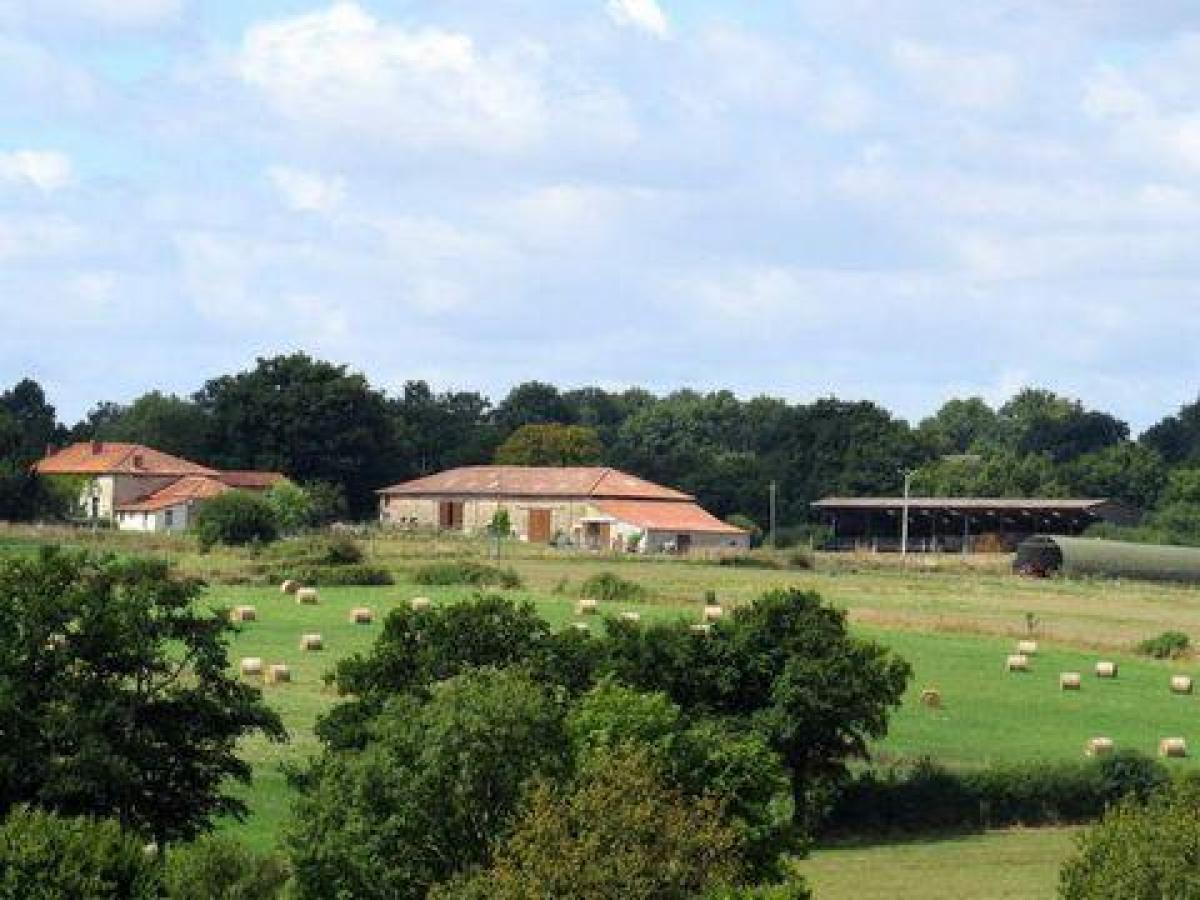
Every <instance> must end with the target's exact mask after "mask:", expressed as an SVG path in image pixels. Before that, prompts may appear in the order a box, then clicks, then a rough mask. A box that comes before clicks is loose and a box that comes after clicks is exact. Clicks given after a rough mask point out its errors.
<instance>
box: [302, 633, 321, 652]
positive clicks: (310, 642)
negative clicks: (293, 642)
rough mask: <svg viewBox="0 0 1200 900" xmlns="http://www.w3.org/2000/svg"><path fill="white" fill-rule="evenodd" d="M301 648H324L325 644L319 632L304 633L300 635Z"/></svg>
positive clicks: (310, 649)
mask: <svg viewBox="0 0 1200 900" xmlns="http://www.w3.org/2000/svg"><path fill="white" fill-rule="evenodd" d="M300 649H301V650H309V651H314V650H324V649H325V644H324V643H323V642H322V641H321V636H320V635H319V634H302V635H300Z"/></svg>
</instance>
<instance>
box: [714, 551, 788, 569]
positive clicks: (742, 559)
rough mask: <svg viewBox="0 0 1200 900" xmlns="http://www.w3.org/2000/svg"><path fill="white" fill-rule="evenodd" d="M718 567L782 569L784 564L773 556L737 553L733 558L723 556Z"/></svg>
mask: <svg viewBox="0 0 1200 900" xmlns="http://www.w3.org/2000/svg"><path fill="white" fill-rule="evenodd" d="M717 565H719V566H727V567H729V568H732V569H782V568H783V563H782V562H780V561H779V560H778V559H776V558H775V557H773V556H758V555H754V554H751V553H737V554H734V555H732V556H722V557H721V558H720V559H718V560H717Z"/></svg>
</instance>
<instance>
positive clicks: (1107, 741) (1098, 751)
mask: <svg viewBox="0 0 1200 900" xmlns="http://www.w3.org/2000/svg"><path fill="white" fill-rule="evenodd" d="M1115 748H1116V745H1115V744H1114V743H1113V739H1112V738H1108V737H1094V738H1092V739H1091V740H1090V741H1088V742H1087V743H1086V744H1084V745H1083V752H1084V755H1086V756H1108V755H1109V754H1110V753H1112V752H1113V750H1114V749H1115Z"/></svg>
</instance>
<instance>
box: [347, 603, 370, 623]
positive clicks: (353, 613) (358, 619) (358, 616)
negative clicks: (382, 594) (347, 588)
mask: <svg viewBox="0 0 1200 900" xmlns="http://www.w3.org/2000/svg"><path fill="white" fill-rule="evenodd" d="M373 619H374V616H373V615H372V614H371V608H370V607H369V606H356V607H354V609H352V610H350V621H351V622H353V623H354V624H355V625H370V624H371V622H372V621H373Z"/></svg>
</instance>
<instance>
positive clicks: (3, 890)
mask: <svg viewBox="0 0 1200 900" xmlns="http://www.w3.org/2000/svg"><path fill="white" fill-rule="evenodd" d="M142 846H143V842H142V841H140V840H138V839H137V838H135V837H134V836H132V835H128V834H125V833H123V832H122V831H121V827H120V826H119V825H118V824H117V823H116V822H114V821H112V820H109V819H89V818H85V817H80V818H64V817H60V816H56V815H54V814H53V813H48V812H44V811H42V810H36V809H29V808H27V807H23V806H18V807H15V808H14V809H12V811H10V812H9V814H8V815H7V816H6V817H5V819H4V821H3V823H2V824H0V900H75V898H88V900H110V898H111V900H151V898H158V897H160V896H161V889H160V881H159V874H158V864H157V862H156V861H155V860H154V859H153V858H151V857H149V856H147V854H146V853H145V852H144V851H143V849H142Z"/></svg>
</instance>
